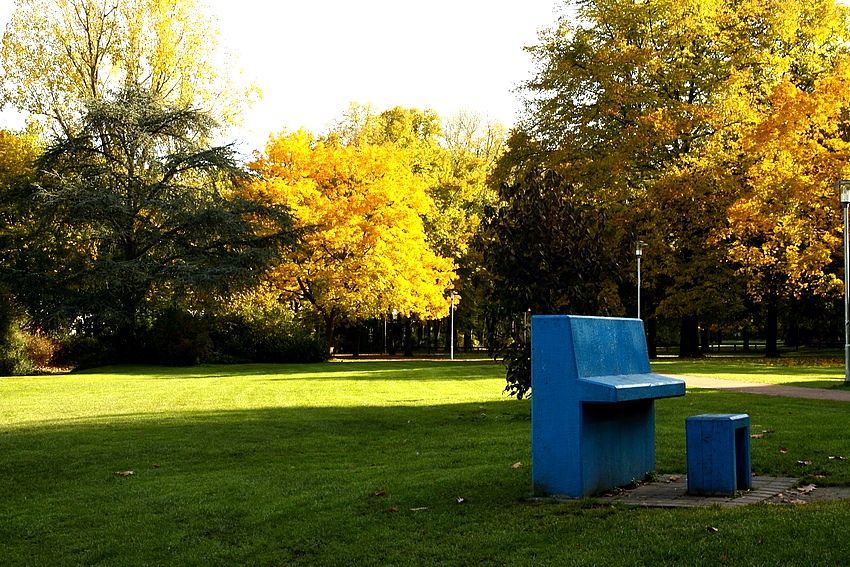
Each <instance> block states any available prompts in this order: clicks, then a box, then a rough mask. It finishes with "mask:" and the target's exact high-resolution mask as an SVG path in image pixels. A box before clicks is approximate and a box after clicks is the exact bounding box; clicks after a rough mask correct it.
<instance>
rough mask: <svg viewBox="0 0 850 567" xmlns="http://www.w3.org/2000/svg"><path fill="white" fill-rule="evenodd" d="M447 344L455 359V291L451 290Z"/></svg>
mask: <svg viewBox="0 0 850 567" xmlns="http://www.w3.org/2000/svg"><path fill="white" fill-rule="evenodd" d="M449 327H450V328H449V345H451V347H450V350H451V357H452V360H454V359H455V292H452V307H451V325H450V326H449Z"/></svg>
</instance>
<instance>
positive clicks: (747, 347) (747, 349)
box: [741, 329, 750, 352]
mask: <svg viewBox="0 0 850 567" xmlns="http://www.w3.org/2000/svg"><path fill="white" fill-rule="evenodd" d="M741 340H742V341H744V352H750V332H749V331H748V330H747V329H744V330H743V331H741Z"/></svg>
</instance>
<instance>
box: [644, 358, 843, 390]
mask: <svg viewBox="0 0 850 567" xmlns="http://www.w3.org/2000/svg"><path fill="white" fill-rule="evenodd" d="M652 370H653V371H654V372H658V373H661V374H683V375H691V376H704V377H707V378H720V379H724V380H739V381H742V382H760V383H763V384H787V385H789V386H805V387H808V388H843V387H845V386H844V358H843V357H842V358H838V357H783V358H777V359H769V358H764V357H744V356H737V357H731V356H729V357H722V356H709V357H707V358H699V359H682V360H680V359H678V358H659V359H656V360H653V361H652Z"/></svg>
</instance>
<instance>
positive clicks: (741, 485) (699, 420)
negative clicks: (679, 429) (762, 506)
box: [685, 413, 752, 495]
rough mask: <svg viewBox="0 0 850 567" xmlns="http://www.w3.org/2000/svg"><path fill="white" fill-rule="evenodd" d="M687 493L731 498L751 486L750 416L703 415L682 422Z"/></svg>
mask: <svg viewBox="0 0 850 567" xmlns="http://www.w3.org/2000/svg"><path fill="white" fill-rule="evenodd" d="M685 437H686V443H687V451H688V492H689V493H691V494H706V495H715V494H727V495H729V494H734V493H735V491H737V490H748V489H749V488H750V487H751V486H752V472H751V468H752V467H751V462H750V416H748V415H747V414H743V413H741V414H726V413H723V414H704V415H697V416H693V417H689V418H687V419H686V420H685Z"/></svg>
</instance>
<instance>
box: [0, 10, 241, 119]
mask: <svg viewBox="0 0 850 567" xmlns="http://www.w3.org/2000/svg"><path fill="white" fill-rule="evenodd" d="M217 35H218V32H217V28H216V26H215V24H214V22H213V21H212V20H210V19H209V18H207V17H206V16H204V15H203V13H202V10H201V5H199V4H197V3H196V2H195V0H16V3H15V13H14V15H13V17H12V21H11V22H10V23H9V25H8V27H7V29H6V33H5V35H4V36H3V48H2V52H1V55H2V56H1V57H0V63H1V64H2V69H3V76H4V81H3V84H2V91H0V95H1V96H2V102H3V103H4V104H10V105H12V106H14V107H15V108H17V109H18V110H20V111H23V112H28V113H31V114H33V115H36V116H42V117H46V118H47V119H48V120H49V121H50V122H51V124H52V126H54V127H56V126H58V128H57V130H58V131H61V132H64V133H65V134H68V135H70V134H74V133H75V131H74V129H75V128H76V127H77V125H78V121H79V119H80V117H81V116H82V115H83V114H84V113H85V109H86V101H88V100H98V99H103V98H104V97H106V96H107V95H109V93H110V92H111V91H117V90H120V89H123V88H126V87H128V86H138V87H141V88H143V89H145V90H147V91H148V92H150V93H152V94H153V95H155V96H157V97H158V98H160V99H162V100H166V101H170V102H173V103H177V104H190V105H192V106H194V107H198V108H204V109H205V110H207V111H209V112H213V113H215V114H216V115H218V116H219V118H221V119H223V120H224V121H225V122H229V121H232V120H233V119H234V118H235V117H236V116H237V115H238V113H239V110H240V108H241V107H243V106H244V104H245V102H246V101H247V100H248V99H249V98H250V96H249V92H250V90H249V89H248V88H246V87H245V86H244V85H242V86H240V85H236V84H234V81H233V77H232V76H229V75H227V74H226V73H232V72H233V71H232V66H233V61H232V60H230V59H232V58H230V57H229V56H227V55H226V54H224V53H222V52H221V51H220V50H219V49H218V45H217Z"/></svg>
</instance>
